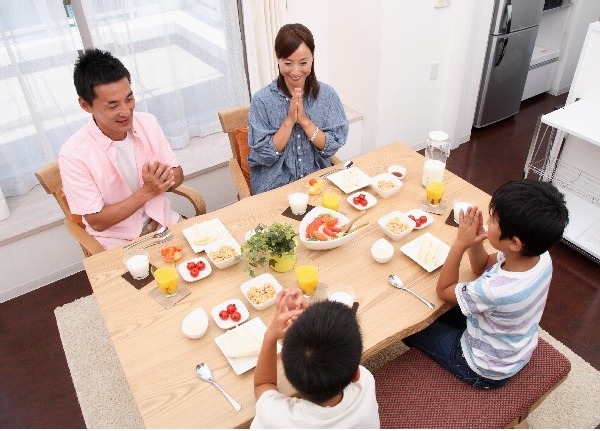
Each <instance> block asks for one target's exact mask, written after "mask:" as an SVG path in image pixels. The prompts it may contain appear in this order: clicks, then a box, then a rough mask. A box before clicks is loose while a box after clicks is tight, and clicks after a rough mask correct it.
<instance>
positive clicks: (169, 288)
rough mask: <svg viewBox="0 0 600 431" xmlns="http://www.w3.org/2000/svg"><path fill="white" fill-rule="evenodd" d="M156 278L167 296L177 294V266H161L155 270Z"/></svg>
mask: <svg viewBox="0 0 600 431" xmlns="http://www.w3.org/2000/svg"><path fill="white" fill-rule="evenodd" d="M154 279H155V280H156V283H158V288H159V289H160V291H161V292H162V294H163V295H164V296H165V297H166V298H170V297H171V296H175V295H177V284H178V276H177V268H175V267H173V266H161V267H160V268H157V269H156V271H154Z"/></svg>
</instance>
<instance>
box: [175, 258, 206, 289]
mask: <svg viewBox="0 0 600 431" xmlns="http://www.w3.org/2000/svg"><path fill="white" fill-rule="evenodd" d="M189 262H194V263H198V262H204V265H205V266H204V269H203V270H202V271H200V272H199V273H198V277H193V276H192V274H190V271H189V270H188V269H187V264H188V263H189ZM177 269H178V270H179V275H181V278H183V279H184V280H185V281H187V282H188V283H191V282H193V281H197V280H201V279H203V278H206V277H208V276H209V275H210V273H211V272H212V267H211V266H210V263H209V262H208V260H206V259H204V258H203V257H197V258H196V259H190V260H186V261H185V262H182V263H180V264H179V265H178V266H177Z"/></svg>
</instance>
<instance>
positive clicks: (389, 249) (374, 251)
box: [371, 238, 394, 263]
mask: <svg viewBox="0 0 600 431" xmlns="http://www.w3.org/2000/svg"><path fill="white" fill-rule="evenodd" d="M371 256H373V259H375V262H377V263H387V262H389V261H390V259H391V258H392V256H394V246H393V245H392V244H391V243H390V242H389V241H388V240H387V239H385V238H379V239H378V240H377V241H375V242H374V243H373V245H372V246H371Z"/></svg>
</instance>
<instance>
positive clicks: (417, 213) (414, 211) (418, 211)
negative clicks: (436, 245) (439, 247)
mask: <svg viewBox="0 0 600 431" xmlns="http://www.w3.org/2000/svg"><path fill="white" fill-rule="evenodd" d="M404 214H406V215H407V216H409V215H412V216H413V217H414V218H416V219H419V217H421V216H425V217H427V221H426V222H425V223H423V224H422V225H421V226H419V227H416V226H415V229H416V230H419V229H423V228H424V227H425V226H429V225H430V224H431V223H433V216H432V215H431V214H428V213H427V212H426V211H423V210H422V209H421V208H413V209H412V210H410V211H406V212H405V213H404Z"/></svg>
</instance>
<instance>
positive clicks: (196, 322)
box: [181, 308, 208, 340]
mask: <svg viewBox="0 0 600 431" xmlns="http://www.w3.org/2000/svg"><path fill="white" fill-rule="evenodd" d="M207 329H208V315H207V314H206V311H204V309H202V308H196V309H194V310H192V311H191V312H190V313H189V314H188V315H187V316H185V317H184V318H183V321H182V322H181V330H182V331H183V333H184V334H185V336H186V337H188V338H192V339H194V340H195V339H197V338H200V337H202V336H203V335H204V334H206V330H207Z"/></svg>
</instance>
